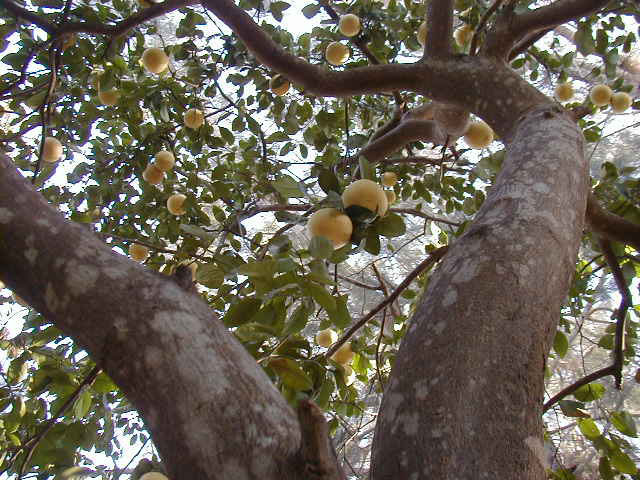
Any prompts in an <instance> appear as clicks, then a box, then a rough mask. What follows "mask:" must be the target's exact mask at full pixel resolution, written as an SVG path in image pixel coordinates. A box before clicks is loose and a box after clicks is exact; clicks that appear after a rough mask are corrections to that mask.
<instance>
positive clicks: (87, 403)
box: [73, 390, 91, 420]
mask: <svg viewBox="0 0 640 480" xmlns="http://www.w3.org/2000/svg"><path fill="white" fill-rule="evenodd" d="M90 407H91V392H90V391H89V390H85V391H83V392H82V393H81V394H80V395H78V398H76V401H75V403H74V404H73V415H74V416H75V417H76V418H77V419H78V420H80V419H82V418H84V417H85V416H86V415H87V413H89V408H90Z"/></svg>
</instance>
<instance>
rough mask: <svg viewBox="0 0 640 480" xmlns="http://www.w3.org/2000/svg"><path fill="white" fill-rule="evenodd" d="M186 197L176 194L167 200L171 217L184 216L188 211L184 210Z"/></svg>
mask: <svg viewBox="0 0 640 480" xmlns="http://www.w3.org/2000/svg"><path fill="white" fill-rule="evenodd" d="M186 199H187V197H186V195H182V194H181V193H174V194H173V195H171V196H170V197H169V198H168V199H167V209H168V210H169V213H170V214H171V215H184V214H185V213H186V212H187V211H186V210H185V209H184V201H185V200H186Z"/></svg>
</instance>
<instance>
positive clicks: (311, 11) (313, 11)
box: [302, 3, 320, 18]
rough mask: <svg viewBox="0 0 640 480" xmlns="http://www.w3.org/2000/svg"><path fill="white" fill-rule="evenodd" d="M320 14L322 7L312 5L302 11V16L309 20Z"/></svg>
mask: <svg viewBox="0 0 640 480" xmlns="http://www.w3.org/2000/svg"><path fill="white" fill-rule="evenodd" d="M318 13H320V6H319V5H317V4H315V3H312V4H310V5H307V6H306V7H304V8H303V9H302V14H303V15H304V16H305V17H307V18H313V17H315V16H316V15H317V14H318Z"/></svg>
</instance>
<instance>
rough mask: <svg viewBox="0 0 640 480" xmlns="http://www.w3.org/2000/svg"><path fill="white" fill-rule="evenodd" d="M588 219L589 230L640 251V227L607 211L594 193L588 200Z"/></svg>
mask: <svg viewBox="0 0 640 480" xmlns="http://www.w3.org/2000/svg"><path fill="white" fill-rule="evenodd" d="M586 219H587V224H588V228H590V229H591V230H592V231H593V232H595V233H597V234H598V235H600V236H602V237H604V238H606V239H608V240H615V241H617V242H620V243H624V244H625V245H631V246H632V247H633V248H635V249H636V250H638V251H640V225H636V224H635V223H633V222H630V221H629V220H625V219H624V218H622V217H619V216H617V215H614V214H613V213H609V212H608V211H606V210H605V209H604V208H603V207H602V206H601V205H600V204H599V202H598V199H597V198H596V196H595V195H594V194H593V193H590V194H589V198H588V200H587V212H586Z"/></svg>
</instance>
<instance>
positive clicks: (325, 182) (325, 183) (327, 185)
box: [318, 168, 340, 193]
mask: <svg viewBox="0 0 640 480" xmlns="http://www.w3.org/2000/svg"><path fill="white" fill-rule="evenodd" d="M318 184H319V185H320V188H321V189H322V191H323V192H324V193H329V192H336V193H340V182H339V181H338V177H336V175H335V173H333V172H332V171H331V170H329V169H327V168H323V169H322V170H320V173H319V174H318Z"/></svg>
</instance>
